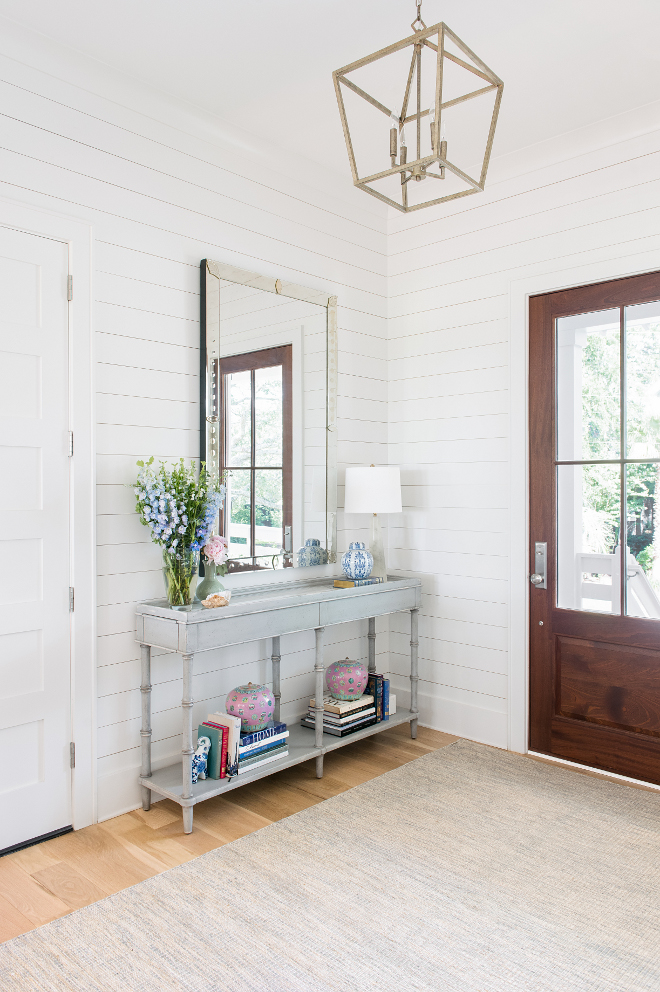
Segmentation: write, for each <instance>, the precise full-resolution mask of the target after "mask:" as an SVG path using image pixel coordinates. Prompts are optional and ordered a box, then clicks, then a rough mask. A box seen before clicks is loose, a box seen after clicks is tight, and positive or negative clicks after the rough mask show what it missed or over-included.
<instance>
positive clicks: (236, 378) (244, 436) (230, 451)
mask: <svg viewBox="0 0 660 992" xmlns="http://www.w3.org/2000/svg"><path fill="white" fill-rule="evenodd" d="M225 384H226V385H225V388H226V395H227V403H226V410H227V414H226V415H227V457H226V463H227V465H230V466H232V467H233V466H234V465H249V464H250V459H251V447H252V386H251V376H250V372H249V371H246V372H231V373H230V374H228V375H227V376H225Z"/></svg>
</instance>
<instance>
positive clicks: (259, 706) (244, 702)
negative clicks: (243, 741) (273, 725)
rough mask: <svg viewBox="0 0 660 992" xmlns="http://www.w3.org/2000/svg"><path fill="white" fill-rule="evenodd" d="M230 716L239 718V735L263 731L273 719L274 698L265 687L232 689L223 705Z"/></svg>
mask: <svg viewBox="0 0 660 992" xmlns="http://www.w3.org/2000/svg"><path fill="white" fill-rule="evenodd" d="M225 708H226V710H227V713H229V715H230V716H240V718H241V733H243V734H251V733H252V732H253V731H255V730H263V729H264V727H265V726H266V724H267V723H268V722H269V720H272V719H273V712H274V709H275V697H274V696H273V694H272V692H271V691H270V689H269V688H268V686H267V685H252V683H251V682H248V684H247V685H239V686H237V687H236V688H235V689H232V690H231V692H230V693H229V695H228V696H227V700H226V703H225Z"/></svg>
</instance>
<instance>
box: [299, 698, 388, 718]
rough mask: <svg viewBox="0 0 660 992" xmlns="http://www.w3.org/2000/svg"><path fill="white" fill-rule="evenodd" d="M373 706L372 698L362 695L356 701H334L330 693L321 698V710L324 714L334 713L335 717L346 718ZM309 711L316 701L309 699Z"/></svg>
mask: <svg viewBox="0 0 660 992" xmlns="http://www.w3.org/2000/svg"><path fill="white" fill-rule="evenodd" d="M373 705H374V697H373V696H370V695H367V693H364V694H363V695H362V696H360V697H359V698H358V699H335V697H334V696H331V695H330V693H327V694H326V695H325V696H324V697H323V709H324V710H325V712H326V713H334V714H335V715H336V716H347V715H348V714H349V713H356V712H357V711H358V710H365V709H367V708H368V707H369V706H373ZM309 706H310V709H314V707H315V706H316V700H315V699H310V701H309Z"/></svg>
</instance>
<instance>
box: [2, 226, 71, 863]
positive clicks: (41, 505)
mask: <svg viewBox="0 0 660 992" xmlns="http://www.w3.org/2000/svg"><path fill="white" fill-rule="evenodd" d="M68 255H69V252H68V245H67V244H66V243H63V242H61V241H55V240H52V239H49V238H44V237H38V236H35V235H32V234H26V233H24V232H21V231H16V230H11V229H9V228H0V466H2V477H3V480H2V484H1V485H0V850H2V849H4V848H6V847H9V846H11V845H14V844H18V843H21V842H23V841H25V840H29V839H31V838H33V837H37V836H40V835H42V834H45V833H49V832H51V831H54V830H58V829H61V828H62V827H66V826H68V825H70V824H71V822H72V815H71V768H70V751H69V744H70V741H71V739H72V737H71V671H70V666H71V658H70V640H71V638H70V611H69V582H70V540H69V457H68V455H69V448H68V431H69V388H68V387H69V341H68V337H69V326H68V302H67V276H68Z"/></svg>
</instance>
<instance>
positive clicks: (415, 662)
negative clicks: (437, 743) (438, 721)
mask: <svg viewBox="0 0 660 992" xmlns="http://www.w3.org/2000/svg"><path fill="white" fill-rule="evenodd" d="M418 630H419V610H411V611H410V713H411V717H410V736H411V737H412V738H415V737H417V714H418V712H419V709H418V706H417V683H418V682H419V672H418V667H419V659H418V652H419V636H418Z"/></svg>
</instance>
